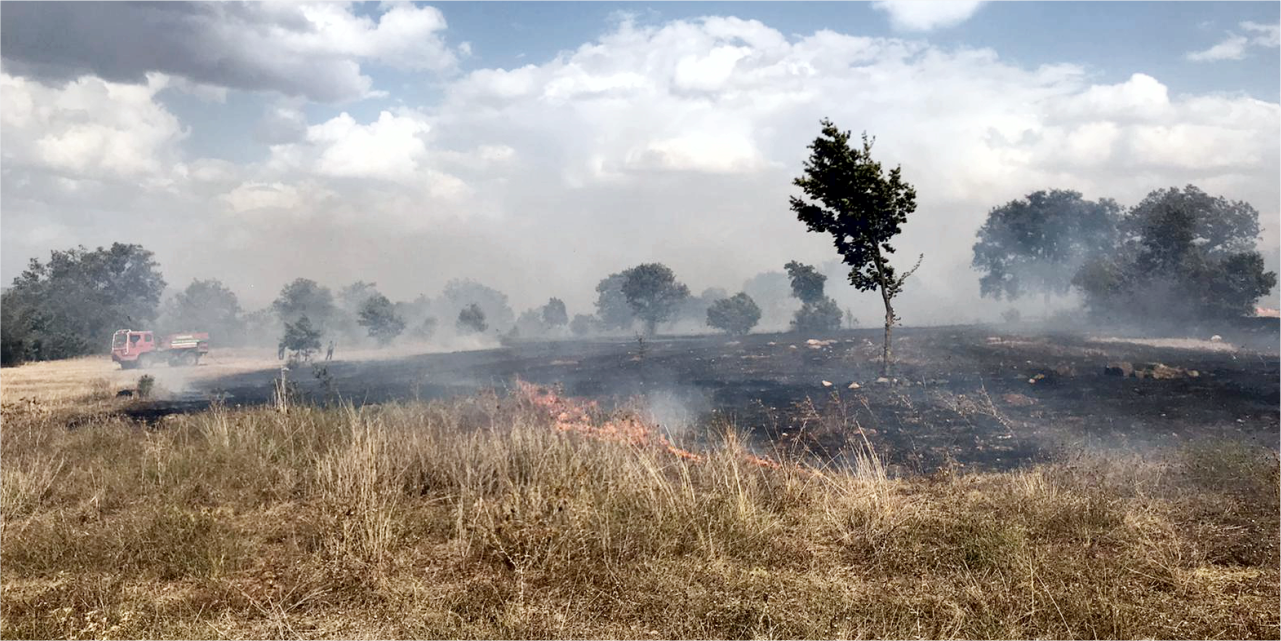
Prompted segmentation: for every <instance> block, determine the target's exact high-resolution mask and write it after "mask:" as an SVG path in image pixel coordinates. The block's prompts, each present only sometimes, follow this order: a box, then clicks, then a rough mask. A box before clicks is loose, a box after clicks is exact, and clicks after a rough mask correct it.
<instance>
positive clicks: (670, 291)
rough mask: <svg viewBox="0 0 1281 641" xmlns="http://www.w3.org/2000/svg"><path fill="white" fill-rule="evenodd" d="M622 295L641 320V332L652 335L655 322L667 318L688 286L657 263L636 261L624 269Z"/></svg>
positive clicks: (679, 302)
mask: <svg viewBox="0 0 1281 641" xmlns="http://www.w3.org/2000/svg"><path fill="white" fill-rule="evenodd" d="M623 273H624V274H625V275H626V279H625V280H624V281H623V295H624V296H626V297H627V304H628V305H630V306H631V308H632V312H633V313H635V315H636V317H637V318H639V319H641V321H642V322H644V323H645V333H646V334H648V335H650V336H653V335H654V333H655V332H657V330H658V324H659V323H662V322H664V321H666V320H667V319H669V318H671V316H672V314H673V312H675V311H676V308H677V307H678V306H679V305H680V304H681V302H683V301H684V300H685V299H686V298H687V297H689V288H688V287H686V286H685V285H684V284H683V283H680V282H678V281H677V280H676V274H674V273H673V272H672V270H671V268H669V267H668V266H666V265H663V264H661V263H645V264H642V265H637V266H635V267H633V268H631V269H629V270H627V271H626V272H623Z"/></svg>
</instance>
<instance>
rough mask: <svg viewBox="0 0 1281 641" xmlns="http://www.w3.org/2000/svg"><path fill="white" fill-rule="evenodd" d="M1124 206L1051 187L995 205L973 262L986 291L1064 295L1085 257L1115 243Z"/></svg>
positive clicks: (986, 293)
mask: <svg viewBox="0 0 1281 641" xmlns="http://www.w3.org/2000/svg"><path fill="white" fill-rule="evenodd" d="M1120 215H1121V207H1120V206H1119V205H1117V204H1116V201H1113V200H1111V199H1107V198H1104V199H1101V200H1098V201H1090V200H1086V199H1084V198H1082V196H1081V194H1080V193H1079V192H1075V191H1067V190H1060V189H1052V190H1050V191H1036V192H1033V193H1031V194H1028V195H1027V196H1026V197H1025V198H1022V199H1016V200H1011V201H1010V202H1008V203H1006V204H1004V205H1001V206H1000V207H996V208H993V209H992V211H991V212H989V213H988V216H987V221H986V222H985V223H984V224H983V227H982V228H980V229H979V232H978V241H977V242H976V243H975V244H974V258H973V261H972V265H973V266H974V268H975V269H977V270H978V271H980V272H982V274H983V276H982V277H981V278H980V280H979V285H980V290H981V292H982V295H983V296H991V297H994V298H998V299H999V298H1002V297H1006V298H1010V299H1014V298H1018V297H1020V296H1022V295H1024V294H1026V293H1030V292H1040V293H1044V294H1047V295H1048V294H1064V293H1066V292H1067V291H1068V290H1069V289H1070V288H1071V286H1072V278H1073V276H1075V274H1076V271H1077V270H1078V269H1080V267H1081V265H1083V264H1085V262H1086V261H1088V260H1091V259H1092V258H1095V257H1097V256H1099V255H1101V254H1104V253H1106V252H1108V251H1109V250H1111V249H1112V248H1113V247H1114V246H1115V244H1116V238H1117V225H1118V223H1119V222H1120V217H1121V216H1120Z"/></svg>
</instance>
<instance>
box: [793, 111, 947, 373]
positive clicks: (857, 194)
mask: <svg viewBox="0 0 1281 641" xmlns="http://www.w3.org/2000/svg"><path fill="white" fill-rule="evenodd" d="M809 149H810V156H809V158H808V159H807V160H806V161H805V166H804V175H802V176H801V177H800V178H797V179H796V180H795V181H793V182H794V184H795V185H796V186H797V187H800V188H801V191H802V193H803V194H804V198H800V197H797V196H792V197H791V198H790V202H791V207H792V211H793V212H794V213H795V214H796V217H797V218H798V219H799V220H800V221H801V222H803V223H805V226H806V227H807V228H808V229H809V231H812V232H817V233H826V234H831V236H832V240H833V242H834V244H835V245H836V251H837V252H838V253H840V255H841V259H842V260H843V261H844V262H845V264H846V265H849V266H850V273H849V279H850V284H851V285H853V286H854V287H855V288H857V289H858V290H859V291H872V290H876V291H879V292H880V293H881V300H882V301H883V302H884V304H885V346H884V348H883V349H882V352H881V373H882V375H884V376H889V374H890V363H891V362H892V354H891V351H890V344H891V338H892V335H891V332H892V329H893V327H894V323H895V322H897V321H898V317H897V316H895V314H894V305H893V301H894V297H895V296H897V295H898V294H899V293H900V292H901V291H902V290H903V283H904V282H906V281H907V278H908V277H909V276H911V275H912V272H914V271H916V267H913V268H912V269H910V270H908V271H907V272H905V273H903V274H901V275H900V274H898V273H896V272H895V270H894V267H893V265H891V264H890V261H889V258H890V256H891V255H892V254H893V253H894V246H893V245H891V244H890V241H892V240H893V239H894V237H895V236H897V235H898V234H899V232H900V231H902V226H903V223H905V222H907V217H908V215H910V214H911V213H912V212H914V211H916V190H915V189H913V188H912V186H911V185H910V184H908V183H907V182H906V181H904V180H903V175H902V169H901V168H900V167H895V168H894V169H892V170H890V171H889V172H888V174H887V173H886V172H885V171H884V170H883V169H882V167H881V163H879V162H877V161H875V160H873V159H872V139H871V138H869V137H868V136H867V134H866V133H864V134H863V144H862V145H860V146H858V147H851V146H850V132H848V131H841V130H840V129H838V128H837V127H836V125H834V124H832V121H831V120H827V119H824V120H823V121H822V132H821V133H820V134H819V136H818V137H817V138H815V139H814V142H813V143H811V144H810V146H809ZM923 257H924V256H923V255H922V258H923ZM920 264H921V263H920V259H918V260H917V262H916V266H917V267H919V266H920Z"/></svg>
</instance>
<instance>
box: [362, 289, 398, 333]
mask: <svg viewBox="0 0 1281 641" xmlns="http://www.w3.org/2000/svg"><path fill="white" fill-rule="evenodd" d="M358 316H359V320H358V321H357V322H359V323H360V326H361V327H364V328H365V331H367V332H369V336H370V338H373V339H374V340H376V341H378V344H379V345H387V344H389V343H391V342H392V341H393V340H395V339H396V337H397V336H400V333H401V332H403V331H405V320H404V319H403V318H401V317H400V316H398V315H397V314H396V308H395V306H394V305H392V304H391V301H390V300H388V299H387V297H386V296H383V295H382V294H377V293H375V294H373V295H372V296H369V297H368V298H366V299H365V302H364V304H363V305H361V306H360V312H359V313H358Z"/></svg>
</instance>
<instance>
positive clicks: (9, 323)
mask: <svg viewBox="0 0 1281 641" xmlns="http://www.w3.org/2000/svg"><path fill="white" fill-rule="evenodd" d="M164 288H165V281H164V278H163V277H162V276H161V275H160V271H159V269H158V266H157V264H156V261H155V259H154V257H153V254H152V253H151V252H149V251H147V250H146V249H144V248H143V247H142V246H141V245H127V244H122V243H114V244H112V245H111V247H110V248H106V249H104V248H102V247H99V248H97V249H95V250H93V251H89V250H88V249H86V248H84V247H83V246H82V247H77V248H74V249H68V250H65V251H58V250H55V251H52V252H50V256H49V261H48V262H46V263H41V262H40V261H39V260H37V259H34V258H33V259H31V262H30V263H29V264H28V266H27V269H26V270H25V271H23V272H22V274H20V275H19V276H18V277H17V278H15V279H14V280H13V286H12V287H11V288H10V289H9V290H8V291H7V292H5V295H4V299H3V303H2V304H3V306H4V307H5V322H4V326H5V333H7V334H8V340H7V341H6V342H7V346H8V348H9V349H10V350H11V353H10V359H11V362H12V360H48V359H54V358H70V357H73V356H82V355H85V354H90V353H94V352H103V351H106V350H107V349H108V347H109V345H110V344H111V334H112V333H113V332H114V331H115V330H117V329H122V328H144V327H145V326H146V325H147V324H149V323H150V322H151V321H152V320H154V319H155V317H156V310H157V308H158V307H159V304H160V295H161V293H162V292H163V291H164ZM19 349H20V350H21V353H20V354H19V353H17V351H16V350H19Z"/></svg>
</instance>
